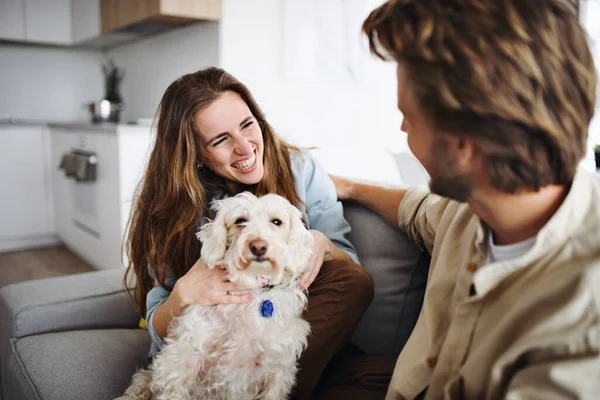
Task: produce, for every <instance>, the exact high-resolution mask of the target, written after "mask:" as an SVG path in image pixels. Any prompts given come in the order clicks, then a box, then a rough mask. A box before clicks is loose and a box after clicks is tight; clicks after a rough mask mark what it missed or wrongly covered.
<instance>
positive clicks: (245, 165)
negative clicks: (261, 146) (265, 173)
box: [232, 153, 256, 170]
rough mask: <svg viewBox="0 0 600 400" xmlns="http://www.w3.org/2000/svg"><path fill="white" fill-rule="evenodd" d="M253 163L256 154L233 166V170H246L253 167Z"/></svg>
mask: <svg viewBox="0 0 600 400" xmlns="http://www.w3.org/2000/svg"><path fill="white" fill-rule="evenodd" d="M254 161H256V153H252V155H251V156H250V158H249V159H247V160H244V161H241V162H238V163H235V164H233V165H232V166H233V168H235V169H241V170H244V169H248V168H250V167H252V166H253V165H254Z"/></svg>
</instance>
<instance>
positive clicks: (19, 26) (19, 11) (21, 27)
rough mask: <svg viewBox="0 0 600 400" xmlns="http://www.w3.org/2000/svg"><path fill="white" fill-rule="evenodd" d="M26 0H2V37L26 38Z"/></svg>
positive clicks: (0, 11) (0, 21)
mask: <svg viewBox="0 0 600 400" xmlns="http://www.w3.org/2000/svg"><path fill="white" fill-rule="evenodd" d="M23 1H24V0H0V39H6V40H24V39H25V22H24V21H25V14H24V12H23V10H24V7H25V4H24V3H23Z"/></svg>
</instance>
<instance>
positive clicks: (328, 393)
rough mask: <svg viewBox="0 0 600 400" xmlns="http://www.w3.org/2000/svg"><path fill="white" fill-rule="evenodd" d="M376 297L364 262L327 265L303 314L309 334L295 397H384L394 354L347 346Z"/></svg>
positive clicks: (322, 398)
mask: <svg viewBox="0 0 600 400" xmlns="http://www.w3.org/2000/svg"><path fill="white" fill-rule="evenodd" d="M372 299H373V280H372V279H371V276H370V275H369V273H368V272H367V271H366V270H365V269H364V268H363V267H361V266H360V265H357V264H355V263H353V262H351V261H340V260H334V261H328V262H326V263H324V264H323V266H322V268H321V270H320V271H319V275H317V278H316V279H315V281H314V282H313V283H312V285H311V286H310V287H309V288H308V307H307V310H306V312H305V313H304V318H305V319H306V320H307V321H308V322H309V323H310V328H311V333H310V335H309V337H308V346H307V348H306V350H305V351H304V353H302V356H301V357H300V361H299V365H298V367H299V371H298V374H297V377H296V386H295V388H294V389H293V391H292V398H293V399H295V400H306V399H312V398H318V399H319V400H325V399H350V400H352V399H357V400H358V399H380V398H384V397H385V393H386V391H387V387H388V385H389V381H390V378H391V376H392V372H393V370H394V365H395V359H394V358H393V357H388V356H371V355H366V354H363V353H362V352H360V350H358V349H357V348H355V347H353V346H350V345H348V346H346V344H347V342H348V340H349V339H350V336H351V335H352V333H353V332H354V329H355V328H356V326H357V325H358V322H359V321H360V318H361V317H362V315H363V313H364V312H365V310H366V309H367V307H368V306H369V304H370V303H371V300H372ZM342 349H343V351H342Z"/></svg>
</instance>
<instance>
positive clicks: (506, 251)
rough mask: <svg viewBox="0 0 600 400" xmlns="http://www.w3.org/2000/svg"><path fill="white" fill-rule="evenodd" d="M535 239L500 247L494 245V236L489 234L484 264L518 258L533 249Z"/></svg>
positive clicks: (534, 237)
mask: <svg viewBox="0 0 600 400" xmlns="http://www.w3.org/2000/svg"><path fill="white" fill-rule="evenodd" d="M536 239H537V236H533V237H530V238H529V239H525V240H523V241H521V242H518V243H513V244H507V245H503V246H500V245H497V244H494V235H493V234H492V233H491V232H490V234H489V235H488V244H487V249H488V254H487V261H486V264H491V263H495V262H502V261H507V260H512V259H515V258H519V257H521V256H523V255H525V253H527V252H528V251H529V250H531V249H532V248H533V245H534V244H535V240H536Z"/></svg>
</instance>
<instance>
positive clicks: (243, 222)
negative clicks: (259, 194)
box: [235, 218, 248, 226]
mask: <svg viewBox="0 0 600 400" xmlns="http://www.w3.org/2000/svg"><path fill="white" fill-rule="evenodd" d="M246 222H248V220H247V219H246V218H238V219H236V220H235V224H236V225H237V226H241V225H244V224H245V223H246Z"/></svg>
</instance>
